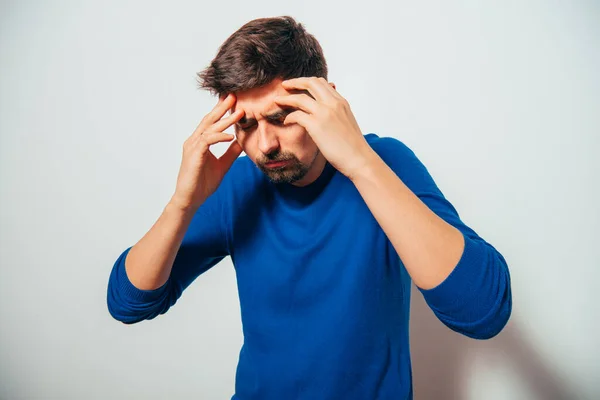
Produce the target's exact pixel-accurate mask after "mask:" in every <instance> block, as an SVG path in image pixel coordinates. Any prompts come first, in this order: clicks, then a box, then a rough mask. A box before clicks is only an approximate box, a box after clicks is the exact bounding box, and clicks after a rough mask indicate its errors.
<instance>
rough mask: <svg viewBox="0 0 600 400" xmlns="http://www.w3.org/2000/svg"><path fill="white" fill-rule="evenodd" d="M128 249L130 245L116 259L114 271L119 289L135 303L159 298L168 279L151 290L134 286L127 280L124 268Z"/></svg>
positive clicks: (163, 292)
mask: <svg viewBox="0 0 600 400" xmlns="http://www.w3.org/2000/svg"><path fill="white" fill-rule="evenodd" d="M129 250H131V247H130V248H128V249H127V250H125V251H124V252H123V254H122V255H121V257H119V259H118V260H117V266H116V268H117V271H116V272H117V283H118V287H119V290H120V291H121V292H122V293H123V296H124V297H125V298H127V299H131V300H133V301H135V302H136V303H150V302H154V301H156V300H158V299H160V298H161V297H162V296H164V294H165V292H166V290H167V286H168V283H169V281H167V282H166V283H165V284H164V285H162V286H161V287H159V288H156V289H152V290H142V289H138V288H137V287H135V286H134V285H133V283H131V281H130V280H129V277H128V276H127V271H126V270H125V259H126V258H127V254H129Z"/></svg>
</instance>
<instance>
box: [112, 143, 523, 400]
mask: <svg viewBox="0 0 600 400" xmlns="http://www.w3.org/2000/svg"><path fill="white" fill-rule="evenodd" d="M365 137H366V139H367V141H368V142H369V144H370V145H371V147H372V148H373V149H374V150H375V151H376V152H377V153H378V154H379V155H380V156H381V158H382V159H383V160H384V161H385V162H386V163H387V164H388V165H389V166H390V167H391V168H392V169H393V170H394V171H395V173H396V174H397V175H398V176H399V177H400V179H402V181H403V182H404V183H405V184H406V185H407V186H408V187H409V188H410V189H411V190H412V191H413V192H414V193H415V194H416V195H417V196H419V198H420V199H421V200H422V201H423V202H424V203H425V204H427V206H429V207H430V208H431V209H432V210H433V211H434V212H435V213H436V214H437V215H439V216H440V217H441V218H443V219H444V220H446V221H447V222H448V223H450V224H451V225H453V226H455V227H457V228H458V229H459V230H460V231H461V232H462V233H463V235H464V238H465V249H464V253H463V255H462V257H461V259H460V261H459V262H458V265H457V266H456V267H455V269H454V270H453V271H452V273H451V274H450V276H448V278H446V280H445V281H444V282H442V283H441V284H440V285H438V286H437V287H435V288H433V289H430V290H421V292H422V294H423V295H424V298H425V300H426V301H427V304H428V305H429V306H430V307H431V308H432V310H433V311H434V313H435V315H436V316H437V317H438V318H439V319H440V320H441V321H442V322H443V323H444V324H445V325H447V326H448V327H449V328H450V329H452V330H455V331H457V332H460V333H462V334H464V335H467V336H469V337H473V338H478V339H485V338H490V337H492V336H494V335H496V334H497V333H498V332H499V331H500V330H501V329H502V328H503V327H504V325H505V324H506V322H507V320H508V318H509V316H510V313H511V307H512V306H511V305H512V302H511V289H510V277H509V271H508V268H507V264H506V262H505V260H504V258H503V257H502V255H501V254H500V253H499V252H498V251H496V250H495V249H494V247H492V246H491V245H490V244H489V243H487V242H486V241H485V240H483V239H482V238H481V237H479V236H478V235H477V234H476V233H475V232H474V231H473V230H472V229H471V228H469V227H468V226H466V225H465V224H464V223H463V222H462V221H461V220H460V218H459V215H458V213H457V211H456V210H455V208H454V207H453V206H452V205H451V204H450V203H449V202H448V201H447V200H446V199H445V198H444V196H443V195H442V193H441V192H440V190H439V189H438V187H437V186H436V184H435V183H434V181H433V179H432V178H431V176H430V174H429V173H428V171H427V169H426V168H425V166H424V165H423V164H422V163H421V162H420V161H419V159H418V158H417V157H416V156H415V154H414V153H413V152H412V151H411V150H410V149H409V148H408V147H407V146H406V145H404V144H403V143H402V142H400V141H399V140H397V139H394V138H384V137H378V136H377V135H375V134H368V135H366V136H365ZM128 251H129V248H128V249H126V250H125V251H124V252H123V253H122V254H121V256H120V257H119V258H118V259H117V260H116V262H115V264H114V267H113V269H112V272H111V274H110V279H109V283H108V299H107V301H108V309H109V311H110V313H111V315H112V316H113V317H114V318H116V319H117V320H120V321H122V322H125V323H135V322H138V321H141V320H144V319H152V318H154V317H156V316H157V315H159V314H162V313H165V312H166V311H167V310H168V309H169V307H171V306H172V305H173V304H175V302H176V301H177V299H178V298H179V297H180V296H181V293H182V292H183V290H184V289H185V288H186V287H187V286H188V285H190V284H191V283H192V281H193V280H194V279H196V278H197V277H198V276H199V275H201V274H202V273H204V272H205V271H207V270H208V269H209V268H211V267H212V266H214V265H215V264H217V263H218V262H219V261H221V260H222V259H223V258H224V257H226V256H231V259H232V261H233V265H234V266H235V273H236V277H237V285H238V290H239V299H240V308H241V314H242V315H241V317H242V326H243V333H244V344H243V346H242V348H241V351H240V354H239V362H238V366H237V370H236V381H235V394H234V395H233V397H232V399H239V400H248V399H261V400H268V399H277V400H280V399H286V400H287V399H310V400H318V399H357V400H366V399H410V398H412V379H411V361H410V349H409V337H408V332H409V305H410V285H411V280H410V276H409V275H408V273H407V271H406V269H405V267H404V265H403V264H402V261H401V260H400V258H399V257H398V254H397V253H396V251H395V250H394V247H393V246H392V244H391V243H390V241H389V240H388V239H387V237H386V235H385V233H384V232H383V230H382V229H381V228H380V226H379V225H378V223H377V222H376V220H375V218H374V217H373V216H372V214H371V212H370V211H369V209H368V208H367V205H366V204H365V202H364V201H363V199H362V197H361V196H360V194H359V192H358V191H357V190H356V188H355V187H354V185H353V184H352V182H350V180H349V179H348V178H346V177H345V176H343V175H342V174H341V173H339V172H338V171H336V170H335V169H334V168H333V167H332V166H331V165H330V164H327V165H326V167H325V169H324V171H323V173H322V174H321V175H320V176H319V178H317V180H316V181H315V182H313V183H312V184H310V185H308V186H305V187H296V186H293V185H291V184H277V185H276V184H273V183H271V182H270V181H269V180H268V179H267V178H266V176H265V175H264V174H263V173H262V172H261V171H260V170H259V169H258V168H257V167H256V166H255V165H254V163H252V161H251V160H250V159H249V158H247V157H240V158H238V159H237V160H236V162H235V163H234V165H233V166H232V168H231V170H230V171H229V172H228V173H227V174H226V176H225V178H224V180H223V182H222V184H221V185H220V187H219V188H218V189H217V191H216V192H215V193H214V194H213V195H212V196H211V197H210V198H209V199H208V200H207V201H206V202H205V203H204V204H203V205H202V206H201V207H200V208H199V209H198V211H197V213H196V215H195V216H194V218H193V220H192V222H191V224H190V227H189V229H188V231H187V233H186V235H185V237H184V239H183V242H182V244H181V247H180V249H179V251H178V253H177V257H176V259H175V263H174V265H173V269H172V272H171V276H170V278H169V280H168V281H167V283H166V284H165V285H164V286H162V287H160V288H158V289H156V290H149V291H148V290H139V289H137V288H136V287H135V286H133V285H132V283H131V282H130V281H129V279H128V278H127V274H126V272H125V269H124V261H125V257H126V256H127V253H128Z"/></svg>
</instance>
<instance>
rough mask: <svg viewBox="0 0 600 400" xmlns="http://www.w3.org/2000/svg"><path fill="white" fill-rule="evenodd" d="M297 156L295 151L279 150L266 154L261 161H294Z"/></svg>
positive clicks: (264, 162) (263, 162) (262, 162)
mask: <svg viewBox="0 0 600 400" xmlns="http://www.w3.org/2000/svg"><path fill="white" fill-rule="evenodd" d="M296 159H297V158H296V156H295V155H294V154H293V153H286V152H281V151H279V150H277V151H273V152H271V153H269V154H266V155H264V156H262V157H261V159H260V163H261V164H266V163H268V162H277V161H294V160H296Z"/></svg>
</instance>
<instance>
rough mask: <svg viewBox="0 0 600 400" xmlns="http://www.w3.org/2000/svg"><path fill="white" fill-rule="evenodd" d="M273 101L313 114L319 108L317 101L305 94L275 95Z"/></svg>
mask: <svg viewBox="0 0 600 400" xmlns="http://www.w3.org/2000/svg"><path fill="white" fill-rule="evenodd" d="M273 101H274V102H275V103H277V104H280V105H285V106H289V107H294V108H297V109H300V110H302V111H304V112H306V113H308V114H315V113H316V112H317V110H318V108H319V105H318V104H317V102H316V101H315V100H313V99H312V98H311V97H309V96H308V95H306V94H288V95H284V96H276V97H275V98H274V99H273Z"/></svg>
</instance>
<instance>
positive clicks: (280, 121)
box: [238, 114, 287, 132]
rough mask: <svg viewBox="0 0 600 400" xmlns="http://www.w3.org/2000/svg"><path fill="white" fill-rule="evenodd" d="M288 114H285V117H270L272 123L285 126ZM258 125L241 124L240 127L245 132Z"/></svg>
mask: <svg viewBox="0 0 600 400" xmlns="http://www.w3.org/2000/svg"><path fill="white" fill-rule="evenodd" d="M286 116H287V114H286V115H284V116H283V117H280V118H277V119H268V121H269V123H270V124H273V125H275V126H284V125H283V121H284V120H285V117H286ZM255 126H256V124H252V125H248V126H240V125H238V129H239V130H241V131H243V132H248V131H250V130H252V129H254V127H255Z"/></svg>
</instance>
